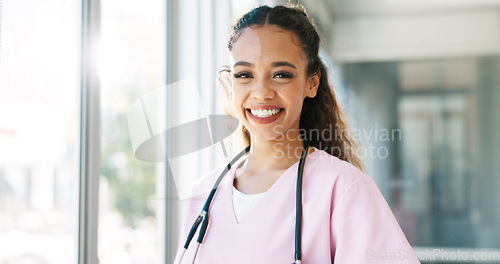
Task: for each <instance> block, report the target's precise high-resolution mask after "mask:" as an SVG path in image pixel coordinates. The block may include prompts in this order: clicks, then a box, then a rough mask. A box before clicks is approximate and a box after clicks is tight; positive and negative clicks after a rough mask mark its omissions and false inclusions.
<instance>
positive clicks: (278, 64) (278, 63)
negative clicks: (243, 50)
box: [233, 61, 297, 69]
mask: <svg viewBox="0 0 500 264" xmlns="http://www.w3.org/2000/svg"><path fill="white" fill-rule="evenodd" d="M271 65H272V66H273V67H281V66H288V67H292V68H294V69H297V67H295V65H293V64H292V63H290V62H288V61H275V62H273V63H272V64H271ZM236 66H246V67H250V68H253V67H254V65H253V64H252V63H250V62H248V61H238V62H236V63H235V64H234V66H233V68H234V67H236Z"/></svg>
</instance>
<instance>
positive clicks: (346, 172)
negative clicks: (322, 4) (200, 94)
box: [176, 6, 419, 264]
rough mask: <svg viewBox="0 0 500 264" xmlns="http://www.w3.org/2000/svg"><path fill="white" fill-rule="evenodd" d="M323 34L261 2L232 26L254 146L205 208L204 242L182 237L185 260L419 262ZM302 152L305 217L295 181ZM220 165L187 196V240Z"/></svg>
mask: <svg viewBox="0 0 500 264" xmlns="http://www.w3.org/2000/svg"><path fill="white" fill-rule="evenodd" d="M319 42H320V38H319V36H318V33H317V32H316V30H315V28H314V26H313V25H312V24H311V22H310V21H309V19H308V17H307V14H306V13H305V10H304V9H303V8H301V7H299V6H294V7H283V6H277V7H274V8H270V7H267V6H261V7H258V8H255V9H253V10H251V11H250V12H249V13H247V14H245V15H244V16H243V17H242V18H240V20H239V21H238V22H237V23H236V25H235V26H234V27H233V34H232V36H231V38H230V41H229V44H228V48H229V50H230V52H231V57H232V66H231V68H230V69H228V72H229V73H230V74H231V85H230V87H228V99H229V102H230V106H231V114H233V115H235V116H236V117H237V118H238V119H239V120H240V122H241V123H242V124H243V131H244V133H243V134H244V137H245V139H246V141H247V143H248V144H249V145H250V151H249V153H248V154H247V155H246V158H245V159H243V160H241V161H239V162H237V163H236V164H235V166H232V167H231V168H230V169H229V170H228V173H227V175H226V176H225V177H224V178H223V180H222V182H221V183H220V185H219V187H218V188H217V189H216V192H215V196H214V200H213V202H212V203H211V204H209V206H206V208H209V212H208V214H207V215H208V219H209V220H210V224H209V225H208V228H207V229H206V233H205V236H204V238H203V243H202V244H201V246H200V247H199V248H197V247H196V245H192V246H191V247H189V248H188V250H187V251H185V253H184V251H183V249H182V245H181V247H180V248H179V252H178V255H177V260H176V263H177V262H181V263H191V261H192V259H193V258H194V256H195V255H196V262H195V263H292V262H293V261H294V254H295V257H296V258H295V260H302V261H303V262H304V263H313V264H316V263H333V262H335V263H348V264H351V263H355V264H360V263H419V261H418V259H417V258H416V257H415V255H414V253H413V251H412V249H411V247H410V245H409V244H408V242H407V240H406V238H405V236H404V234H403V232H402V231H401V229H400V227H399V225H398V223H397V221H396V220H395V218H394V216H393V214H392V212H391V210H390V208H389V207H388V205H387V203H386V201H385V200H384V198H383V196H382V195H381V193H380V191H379V190H378V188H377V187H376V185H375V184H374V182H373V181H372V180H371V179H370V178H369V177H367V176H365V175H364V174H363V173H362V172H361V170H360V169H361V162H360V161H359V159H358V158H357V157H356V155H355V154H354V153H355V151H353V149H354V142H353V141H352V139H351V138H350V137H349V136H348V134H347V133H345V132H346V131H347V130H346V126H345V123H344V117H343V115H342V112H341V110H340V108H339V106H338V104H337V102H336V100H335V96H334V94H333V91H332V89H331V87H330V85H329V83H328V73H327V70H326V68H325V66H324V64H323V62H322V61H321V59H320V58H319V56H318V51H319ZM307 146H311V148H307ZM303 151H304V153H303V154H304V156H305V155H306V154H307V156H306V158H305V164H304V167H303V173H302V177H303V179H302V188H301V189H302V195H301V196H300V197H301V198H302V202H301V203H300V202H299V204H301V205H302V206H301V208H302V213H300V211H299V215H301V216H302V223H301V224H300V221H299V220H297V219H296V183H297V175H298V171H300V170H299V160H300V158H301V153H302V152H303ZM220 171H221V170H217V171H214V172H213V173H210V174H209V175H207V176H206V177H204V178H203V179H201V180H200V181H199V182H198V183H197V185H196V186H195V187H194V190H193V193H195V194H198V193H203V195H199V196H195V197H192V198H190V199H189V200H188V201H187V206H186V211H185V218H184V225H183V226H184V227H183V229H182V232H181V239H182V240H183V241H184V240H185V239H186V237H187V236H188V233H189V231H190V228H191V224H192V223H193V221H194V220H195V219H197V217H199V221H201V220H202V218H203V217H205V216H206V215H205V213H202V214H200V211H201V210H202V208H204V205H205V198H206V196H207V195H208V193H209V192H210V191H211V189H212V186H213V185H214V182H216V180H217V177H218V175H219V173H220ZM299 210H300V209H299ZM297 221H298V223H299V225H298V226H299V229H298V230H299V231H298V233H299V235H301V236H302V237H301V238H300V239H299V241H300V245H301V248H300V249H299V253H298V257H297V253H296V252H295V241H296V239H295V235H296V231H295V227H296V223H297ZM201 225H203V223H202V224H201ZM194 237H195V239H196V238H197V237H198V235H197V234H196V235H195V236H194ZM193 244H195V243H193ZM297 262H299V261H297Z"/></svg>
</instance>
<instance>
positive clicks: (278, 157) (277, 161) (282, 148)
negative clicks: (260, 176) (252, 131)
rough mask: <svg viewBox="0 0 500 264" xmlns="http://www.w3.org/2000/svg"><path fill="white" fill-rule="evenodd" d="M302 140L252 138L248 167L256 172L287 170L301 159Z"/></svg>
mask: <svg viewBox="0 0 500 264" xmlns="http://www.w3.org/2000/svg"><path fill="white" fill-rule="evenodd" d="M302 150H303V142H302V140H293V141H261V140H258V139H255V138H251V148H250V156H249V157H248V163H247V169H250V170H251V171H254V172H263V171H276V170H286V169H287V168H289V167H290V166H291V165H293V164H294V163H296V162H297V161H298V160H300V156H301V154H302Z"/></svg>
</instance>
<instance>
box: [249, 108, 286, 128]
mask: <svg viewBox="0 0 500 264" xmlns="http://www.w3.org/2000/svg"><path fill="white" fill-rule="evenodd" d="M284 111H285V109H284V108H281V107H277V106H258V107H250V108H247V109H246V112H247V116H248V117H249V118H250V119H252V120H253V121H254V122H256V123H258V124H269V123H272V122H274V121H276V119H278V118H279V117H280V116H281V115H282V114H283V112H284Z"/></svg>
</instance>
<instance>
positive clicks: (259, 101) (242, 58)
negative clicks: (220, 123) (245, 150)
mask: <svg viewBox="0 0 500 264" xmlns="http://www.w3.org/2000/svg"><path fill="white" fill-rule="evenodd" d="M298 43H300V42H299V39H298V38H297V37H296V36H295V35H294V34H293V33H291V32H289V31H285V30H283V29H281V28H279V27H277V26H263V27H256V28H245V29H243V30H242V32H241V35H240V36H239V38H238V39H237V40H236V42H235V43H234V44H233V49H232V51H231V57H232V65H233V66H232V90H231V98H230V99H231V105H232V107H233V109H232V111H233V113H234V114H235V115H236V117H238V119H239V120H240V121H241V122H242V123H243V124H244V125H245V126H246V128H247V129H248V130H249V131H250V134H251V137H252V138H254V139H257V140H265V141H270V140H278V139H281V138H283V136H285V137H284V139H285V140H287V139H296V138H298V135H299V133H298V129H299V121H300V113H301V110H302V103H303V101H304V98H306V97H311V98H312V97H314V96H316V91H317V88H318V84H319V76H318V75H315V76H311V77H309V76H307V58H306V56H305V54H304V52H303V51H302V49H301V47H300V46H298V45H297V44H298ZM285 133H286V134H285Z"/></svg>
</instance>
